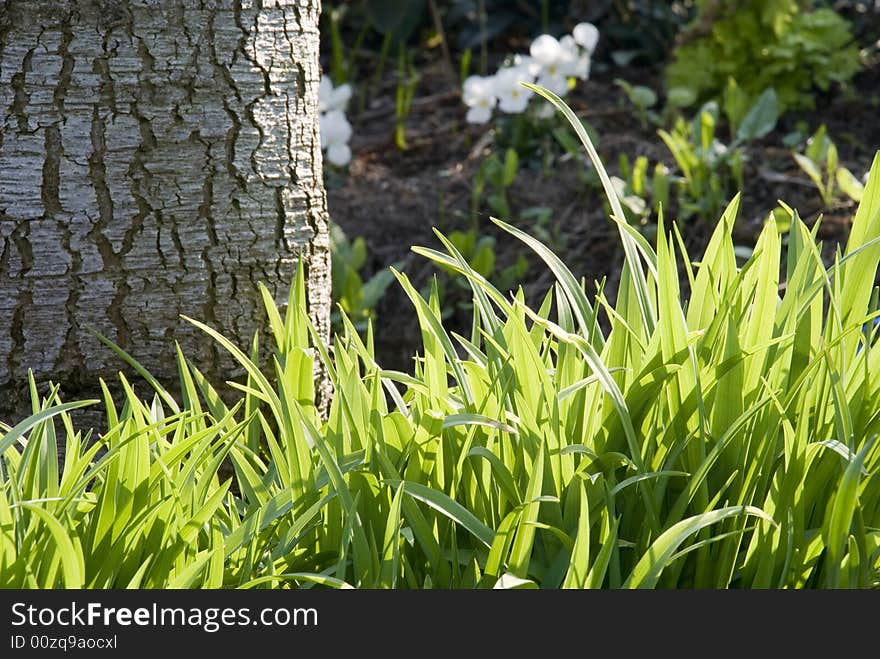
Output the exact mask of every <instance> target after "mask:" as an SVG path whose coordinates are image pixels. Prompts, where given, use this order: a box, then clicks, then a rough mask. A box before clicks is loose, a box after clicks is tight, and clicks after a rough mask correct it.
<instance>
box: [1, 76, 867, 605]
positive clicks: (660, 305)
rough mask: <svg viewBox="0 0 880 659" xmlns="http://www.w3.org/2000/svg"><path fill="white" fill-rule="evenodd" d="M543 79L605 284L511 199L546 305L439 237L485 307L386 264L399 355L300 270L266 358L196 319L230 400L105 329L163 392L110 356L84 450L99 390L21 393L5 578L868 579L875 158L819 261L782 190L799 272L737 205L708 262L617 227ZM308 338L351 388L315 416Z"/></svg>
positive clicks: (12, 444)
mask: <svg viewBox="0 0 880 659" xmlns="http://www.w3.org/2000/svg"><path fill="white" fill-rule="evenodd" d="M536 91H537V92H538V93H541V94H542V95H545V97H546V98H548V99H550V100H551V101H552V102H554V104H556V105H557V106H558V107H559V109H560V110H561V111H562V112H563V113H564V114H565V116H566V117H567V118H569V120H570V121H571V122H572V126H573V127H574V128H575V130H576V131H577V133H578V136H579V138H580V139H581V140H582V141H583V143H584V146H585V148H586V150H587V152H588V154H589V157H590V159H591V161H592V162H593V164H594V167H595V168H596V171H597V172H598V173H599V176H600V178H601V181H602V185H603V188H604V189H605V191H606V194H607V195H608V198H609V203H610V204H611V206H612V216H613V218H616V220H617V221H615V225H616V226H617V228H618V229H619V233H620V239H621V244H622V246H623V249H624V253H625V254H626V261H625V263H624V266H623V269H622V271H621V272H620V278H619V281H620V284H619V287H618V294H617V299H616V301H615V303H614V305H613V306H612V304H611V302H610V301H609V300H607V299H606V298H605V296H604V295H603V294H601V293H600V294H598V295H597V296H595V297H593V298H592V299H591V298H589V297H588V296H587V293H586V291H585V286H584V283H583V282H579V281H578V280H577V278H576V277H575V276H574V274H573V273H572V272H571V271H569V269H568V268H567V267H566V266H565V265H564V264H563V263H562V262H561V261H560V260H559V258H558V257H556V256H555V255H554V254H553V253H552V252H551V251H550V250H549V249H547V248H546V247H545V246H544V245H542V244H541V243H539V242H538V241H536V240H535V239H534V238H532V237H531V236H529V235H527V234H525V233H523V232H522V231H520V230H519V229H516V228H515V227H513V226H511V225H508V224H506V223H504V222H502V221H500V220H498V221H496V224H497V225H498V226H499V227H500V228H501V229H503V230H504V231H505V232H506V233H508V234H510V235H512V236H513V237H515V238H517V239H518V240H520V241H522V242H523V244H524V245H526V246H527V247H529V248H530V249H531V250H533V251H534V252H535V254H536V255H537V256H538V257H540V258H541V259H542V260H543V261H544V262H545V263H546V264H547V267H548V268H549V270H550V271H551V273H552V274H553V277H554V279H555V282H554V283H553V285H552V286H551V288H550V289H549V290H548V292H547V296H546V297H545V299H544V301H543V302H542V303H541V304H539V305H537V308H532V307H531V306H529V305H527V304H526V303H525V301H524V296H523V295H522V293H521V292H520V293H517V294H515V295H513V296H506V295H504V294H502V293H501V292H500V291H499V290H498V289H497V288H495V287H494V286H492V285H491V284H490V283H489V282H487V281H486V280H485V278H484V277H483V276H481V275H480V274H479V273H477V272H476V271H475V270H474V269H473V268H472V267H471V266H470V265H469V264H468V262H467V260H466V259H465V258H464V257H463V255H462V254H461V252H460V251H459V250H458V249H457V248H456V247H455V245H454V244H453V243H452V242H451V241H450V240H449V239H447V238H445V237H444V236H442V235H438V238H439V239H440V241H441V242H442V243H443V246H444V247H445V252H441V251H439V250H434V249H426V248H418V249H417V250H416V251H417V252H418V253H419V254H421V255H423V256H425V257H427V258H429V259H431V260H433V261H435V262H436V263H438V264H439V265H440V266H443V267H446V268H451V269H452V270H454V271H456V272H457V273H459V274H460V275H461V276H462V277H464V278H465V279H466V280H467V282H468V286H469V287H470V289H471V292H472V294H473V300H474V304H473V325H472V329H471V332H470V333H469V335H468V336H461V335H458V334H454V333H450V332H448V331H447V329H446V328H445V327H444V326H443V322H442V320H441V311H440V307H439V304H438V299H437V296H436V289H435V290H434V291H432V293H431V294H430V295H429V296H428V297H427V298H425V297H423V296H422V295H420V294H419V293H418V292H417V291H416V290H415V288H414V287H413V285H412V283H411V282H410V280H409V278H408V277H407V276H406V275H405V274H403V273H400V272H396V273H395V274H396V277H397V279H398V281H399V283H400V285H401V286H402V287H403V289H404V291H405V292H406V293H407V295H408V296H409V298H410V299H411V301H412V303H413V306H414V308H415V311H416V314H417V316H418V319H419V324H420V328H421V333H422V339H423V351H422V352H421V354H420V355H418V358H417V360H416V362H415V368H414V371H413V373H412V374H407V373H401V372H397V371H390V370H386V369H383V368H382V367H381V366H380V365H378V364H377V363H376V361H375V357H374V355H373V351H372V338H371V333H368V336H367V338H366V339H365V340H364V339H362V338H361V337H360V335H359V334H358V332H357V331H355V329H354V327H353V326H352V324H351V323H350V322H349V321H348V319H347V318H346V317H345V316H344V315H343V318H342V320H343V324H344V330H343V333H342V334H341V335H337V336H336V338H335V339H334V345H333V350H332V356H331V351H329V350H328V349H327V346H325V345H323V344H322V343H320V342H316V341H315V339H314V337H315V336H316V333H315V331H314V328H313V327H312V326H311V324H310V322H309V319H308V315H307V311H306V310H307V301H306V295H305V287H304V280H305V277H304V272H303V267H302V266H300V268H299V269H298V272H297V277H296V279H295V281H294V283H293V285H292V286H291V290H290V295H289V297H288V300H287V303H286V307H285V308H284V310H283V312H282V311H281V310H279V308H278V305H277V304H276V302H275V301H274V299H273V298H272V296H271V295H270V293H269V292H268V290H266V289H263V299H264V302H265V310H266V314H267V316H268V318H269V326H270V335H271V337H272V354H271V359H270V360H269V363H267V364H265V365H262V364H260V363H258V362H259V361H260V360H259V355H260V354H261V353H260V350H259V349H258V348H259V346H258V345H256V341H255V342H254V344H253V345H252V349H251V351H250V356H249V355H248V354H246V353H245V352H244V351H242V350H241V349H239V348H238V347H237V346H235V345H234V344H233V343H232V342H231V341H229V340H228V339H226V338H225V337H223V336H222V335H220V334H219V333H218V332H216V331H215V330H214V329H212V328H210V327H208V326H207V325H204V324H203V323H200V322H198V321H195V320H192V321H191V322H192V323H193V324H194V325H195V326H197V327H198V328H200V329H201V330H202V331H204V332H205V333H206V334H207V335H208V336H209V337H210V338H211V339H212V340H214V341H215V342H216V343H217V345H218V346H219V347H221V348H222V349H224V350H226V351H228V352H229V353H230V354H231V355H232V356H233V357H234V359H235V360H236V361H237V362H238V363H239V364H240V365H241V366H242V367H243V368H244V369H245V371H246V373H247V376H246V381H244V382H238V383H235V384H234V386H235V390H236V391H237V392H238V396H239V400H238V401H237V402H235V404H233V405H232V406H231V407H228V406H227V404H226V402H224V400H223V399H222V398H221V397H220V396H219V395H218V393H217V391H215V389H214V388H213V387H212V386H211V385H210V384H209V383H208V381H207V380H206V378H205V377H204V376H203V375H202V374H201V373H200V372H199V371H198V369H197V368H196V367H195V365H194V364H193V363H192V362H190V361H189V360H187V359H186V358H185V357H184V356H183V355H180V356H179V358H178V370H179V373H180V388H181V391H182V394H181V396H180V397H179V398H175V397H174V396H172V395H171V394H170V393H169V392H168V391H166V390H165V389H164V388H163V387H162V385H161V384H159V383H158V382H157V381H156V380H155V378H153V377H152V376H151V375H150V374H149V373H148V372H147V371H146V370H145V369H143V367H141V366H139V365H137V363H136V362H135V361H134V359H133V358H132V357H131V356H129V355H127V354H126V353H124V352H123V351H122V350H121V349H119V348H118V347H114V349H115V350H116V351H117V352H118V353H119V355H120V356H121V357H122V358H124V359H126V361H128V362H129V364H131V365H132V366H134V367H135V368H137V369H138V370H139V372H140V373H141V374H142V375H143V376H144V377H145V378H146V379H147V381H148V382H150V383H151V384H152V385H153V387H154V388H155V390H156V396H155V398H154V399H153V400H152V402H147V401H142V400H140V399H139V398H138V397H137V396H136V395H135V394H134V392H133V390H132V388H131V386H130V385H129V384H128V383H127V381H126V380H124V379H123V380H122V387H123V391H124V396H123V402H122V404H121V406H120V405H118V404H116V403H115V402H114V401H113V400H112V399H111V396H110V395H109V390H108V389H107V388H106V385H105V396H104V401H103V402H104V407H105V409H106V414H107V419H108V423H107V431H106V432H105V433H103V434H102V435H101V436H100V437H99V438H98V441H97V443H90V442H89V441H88V438H87V437H84V436H83V435H81V434H80V433H78V432H76V431H75V430H74V428H73V425H72V422H71V420H70V415H69V412H70V410H71V409H72V408H73V407H77V406H80V405H85V404H88V403H91V402H94V401H83V402H80V403H67V404H65V403H61V402H60V401H59V397H58V394H57V390H52V391H50V392H49V394H48V395H47V396H45V397H43V398H42V399H41V398H40V397H39V396H38V395H37V392H36V387H33V386H32V391H33V393H32V396H33V399H34V406H35V407H34V415H33V416H31V417H30V418H28V419H26V420H24V421H22V422H21V423H20V424H18V425H16V426H15V427H13V428H9V427H4V428H3V429H2V432H3V436H2V439H0V585H2V586H3V587H41V588H47V587H87V588H123V587H145V588H151V587H204V588H208V587H247V588H272V587H277V588H288V587H297V586H299V587H314V586H320V587H334V588H343V587H348V586H356V587H368V588H469V589H470V588H492V587H496V588H507V587H512V586H528V585H537V586H542V587H545V588H557V587H562V588H601V587H605V588H621V587H624V588H653V587H661V588H730V587H732V588H825V587H827V588H848V587H859V588H877V587H878V586H880V533H878V528H880V444H878V442H877V441H876V438H877V435H878V433H880V414H878V409H880V381H878V379H877V378H876V377H874V374H876V373H877V369H878V368H880V342H878V341H877V334H878V330H877V329H876V328H875V326H874V325H873V324H872V322H873V320H874V318H877V317H880V312H878V310H877V308H876V306H875V305H876V297H874V296H873V295H872V293H873V283H874V279H875V276H876V274H877V266H878V262H880V153H878V155H877V157H876V158H875V160H874V164H873V167H872V170H871V176H870V179H869V181H868V184H867V185H866V187H865V193H864V197H863V200H862V203H861V205H860V206H859V209H858V211H857V213H856V215H855V218H854V220H853V226H852V232H851V234H850V237H849V241H848V244H847V247H846V250H845V252H844V253H843V254H841V255H840V256H839V258H837V259H836V260H835V262H834V264H833V265H832V266H831V267H830V268H826V267H825V265H824V264H823V263H822V261H821V258H820V250H819V246H818V245H817V244H816V233H815V230H813V231H811V230H810V229H809V228H807V227H806V225H805V224H804V223H803V222H802V221H801V220H800V219H799V218H798V216H797V214H796V213H794V212H793V213H792V230H791V235H790V240H789V245H788V261H787V263H786V264H785V267H783V268H781V267H780V266H781V265H782V261H781V253H782V250H781V240H780V238H779V234H778V231H777V230H776V227H775V226H774V224H773V220H771V221H770V222H769V223H768V225H767V227H765V229H764V231H763V232H762V234H761V236H760V238H759V241H758V245H757V249H756V250H755V251H754V253H753V254H752V256H751V257H750V258H749V259H748V260H747V262H746V263H745V264H744V265H743V266H742V267H738V266H737V263H736V258H735V255H734V246H733V243H732V240H731V234H730V232H731V228H732V225H733V222H734V220H735V217H736V213H737V207H738V199H734V200H733V202H731V204H730V205H729V206H728V208H727V209H726V210H725V211H724V213H723V215H722V217H721V220H720V221H719V222H718V224H717V227H716V229H715V232H714V234H713V236H712V239H711V241H710V243H709V245H708V247H707V249H706V251H705V253H704V254H703V255H702V258H701V259H700V260H699V263H698V264H695V263H694V262H693V261H692V260H691V258H690V256H689V255H688V254H687V253H686V251H685V248H684V244H683V241H682V240H681V237H680V235H679V234H678V232H677V230H673V231H672V232H671V233H670V232H668V231H667V228H666V226H665V225H664V224H663V223H662V221H661V222H658V231H657V240H656V244H655V245H651V244H649V243H648V241H647V240H645V239H644V237H642V236H641V235H640V234H638V232H636V231H634V230H633V229H632V227H630V226H629V225H627V224H626V223H624V222H622V221H621V218H622V217H623V211H622V209H621V208H620V203H619V200H618V199H617V195H616V194H615V192H614V189H613V186H612V184H611V181H610V178H609V177H608V174H607V172H606V171H605V169H604V167H603V166H602V163H601V162H600V161H599V158H598V155H597V154H596V151H595V147H594V146H593V144H592V142H591V141H590V139H589V136H588V135H587V133H586V131H584V129H583V126H582V125H581V124H580V122H578V121H577V118H576V117H575V116H574V113H573V112H571V110H570V109H569V108H568V107H567V106H565V104H564V103H563V102H562V101H561V99H559V98H558V97H556V96H554V95H553V94H551V93H549V92H546V91H544V90H540V89H538V88H536ZM679 266H681V267H683V268H684V270H685V271H686V274H687V277H688V280H689V283H690V285H689V286H688V292H687V293H685V292H683V291H682V290H681V288H680V285H679ZM780 271H782V272H784V274H785V277H786V286H785V289H784V291H782V292H780V286H779V283H780V281H779V278H780ZM600 321H601V322H600ZM379 331H381V329H380V330H379ZM108 344H110V342H109V341H108ZM111 345H112V344H111ZM315 360H320V361H321V362H322V363H323V365H324V366H325V368H326V369H327V371H328V373H329V374H330V378H331V380H332V383H333V387H334V392H335V393H334V396H333V400H332V403H331V406H330V409H329V412H328V415H327V418H326V419H322V418H320V417H319V414H318V411H317V409H316V407H315V404H314V396H315V391H314V384H313V381H312V373H313V368H314V366H315ZM58 423H60V428H59V427H58V425H57V424H58ZM57 441H62V442H63V443H64V444H65V448H66V451H65V459H64V464H63V466H62V465H61V463H60V461H59V459H58V454H57V452H56V450H55V446H56V442H57ZM102 449H105V450H106V453H105V454H103V455H101V456H100V457H99V453H100V452H101V450H102ZM227 461H228V464H229V465H230V466H231V469H232V476H231V477H223V476H221V475H220V473H221V472H220V466H221V465H222V464H224V463H225V462H227Z"/></svg>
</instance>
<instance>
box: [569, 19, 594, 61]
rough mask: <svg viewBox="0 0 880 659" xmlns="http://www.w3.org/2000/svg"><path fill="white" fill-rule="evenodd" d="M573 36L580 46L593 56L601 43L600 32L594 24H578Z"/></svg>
mask: <svg viewBox="0 0 880 659" xmlns="http://www.w3.org/2000/svg"><path fill="white" fill-rule="evenodd" d="M572 36H573V37H574V40H575V41H576V42H577V44H578V45H579V46H582V47H584V48H586V50H587V52H588V53H590V54H591V55H592V54H593V52H594V51H595V50H596V44H597V43H599V30H597V29H596V26H595V25H593V24H592V23H578V24H577V25H575V26H574V30H573V31H572Z"/></svg>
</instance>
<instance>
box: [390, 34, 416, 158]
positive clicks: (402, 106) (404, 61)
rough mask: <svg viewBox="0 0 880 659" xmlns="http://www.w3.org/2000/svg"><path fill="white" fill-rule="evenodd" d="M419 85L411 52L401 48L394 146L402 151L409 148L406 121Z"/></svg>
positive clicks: (398, 66)
mask: <svg viewBox="0 0 880 659" xmlns="http://www.w3.org/2000/svg"><path fill="white" fill-rule="evenodd" d="M418 84H419V75H418V73H417V72H416V69H415V67H414V66H413V59H412V55H411V54H410V52H409V51H408V50H407V49H406V48H403V47H401V49H400V55H399V57H398V63H397V92H396V94H395V103H394V144H395V145H397V148H398V149H400V150H401V151H405V150H406V149H407V148H408V147H407V144H406V119H407V117H408V116H409V111H410V108H411V107H412V102H413V97H414V96H415V93H416V87H417V86H418Z"/></svg>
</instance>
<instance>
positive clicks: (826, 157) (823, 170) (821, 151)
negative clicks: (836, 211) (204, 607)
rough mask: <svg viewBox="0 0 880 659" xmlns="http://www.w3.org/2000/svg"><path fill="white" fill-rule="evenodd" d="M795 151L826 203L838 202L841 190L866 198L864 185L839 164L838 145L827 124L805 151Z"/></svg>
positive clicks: (816, 134)
mask: <svg viewBox="0 0 880 659" xmlns="http://www.w3.org/2000/svg"><path fill="white" fill-rule="evenodd" d="M791 155H792V156H793V157H794V159H795V162H797V164H798V166H799V167H800V168H801V169H802V170H803V171H804V173H805V174H806V175H807V176H808V177H809V178H810V180H811V181H812V182H813V185H815V186H816V189H817V190H818V191H819V195H820V196H821V197H822V203H824V204H825V206H826V207H828V206H831V204H833V203H834V200H835V199H836V198H837V197H838V194H839V193H843V194H845V195H847V196H848V197H849V198H850V199H852V200H853V201H855V202H859V201H861V200H862V195H863V194H864V186H863V185H862V183H861V182H860V181H859V179H858V178H857V177H856V176H855V175H854V174H853V173H852V172H851V171H850V170H848V169H847V168H846V167H841V166H840V165H839V164H838V156H837V146H836V145H835V144H834V142H832V141H831V138H830V137H828V133H827V131H826V129H825V125H824V124H823V125H821V126H820V127H819V129H818V130H817V131H816V132H815V133H814V134H813V136H812V137H811V138H810V139H809V140H808V141H807V147H806V149H805V150H804V152H803V153H798V152H796V151H793V152H792V154H791Z"/></svg>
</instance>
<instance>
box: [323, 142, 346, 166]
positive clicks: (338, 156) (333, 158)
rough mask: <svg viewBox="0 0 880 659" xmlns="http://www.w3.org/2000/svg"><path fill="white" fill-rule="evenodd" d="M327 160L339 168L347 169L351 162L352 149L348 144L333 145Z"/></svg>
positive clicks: (328, 151) (328, 152)
mask: <svg viewBox="0 0 880 659" xmlns="http://www.w3.org/2000/svg"><path fill="white" fill-rule="evenodd" d="M327 160H329V161H330V162H332V163H333V164H334V165H337V166H338V167H345V166H346V165H347V164H348V163H350V162H351V147H349V146H348V144H333V145H331V146H330V148H329V149H327Z"/></svg>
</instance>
